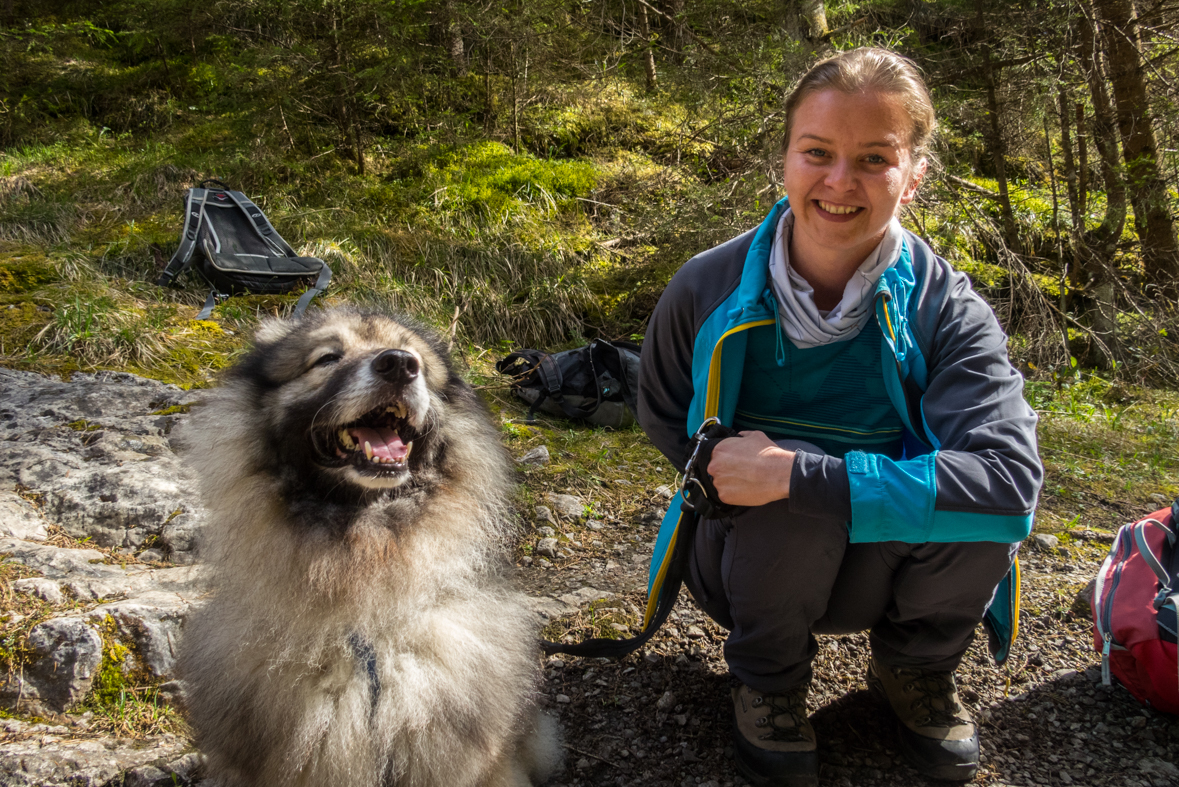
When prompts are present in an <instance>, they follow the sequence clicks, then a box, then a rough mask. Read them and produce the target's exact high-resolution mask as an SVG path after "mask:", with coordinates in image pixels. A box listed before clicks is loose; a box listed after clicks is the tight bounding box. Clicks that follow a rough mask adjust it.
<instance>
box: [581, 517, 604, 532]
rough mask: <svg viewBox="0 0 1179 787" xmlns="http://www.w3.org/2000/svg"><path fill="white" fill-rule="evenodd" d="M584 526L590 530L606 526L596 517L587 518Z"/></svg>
mask: <svg viewBox="0 0 1179 787" xmlns="http://www.w3.org/2000/svg"><path fill="white" fill-rule="evenodd" d="M585 526H586V527H588V528H589V529H590V530H601V529H602V528H604V527H606V525H605V523H603V522H602V521H601V520H598V519H591V520H589V521H588V522H586V523H585Z"/></svg>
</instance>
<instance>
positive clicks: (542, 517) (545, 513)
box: [533, 506, 557, 525]
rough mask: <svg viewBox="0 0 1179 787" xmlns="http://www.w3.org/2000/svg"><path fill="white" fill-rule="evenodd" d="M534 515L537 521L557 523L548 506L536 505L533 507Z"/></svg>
mask: <svg viewBox="0 0 1179 787" xmlns="http://www.w3.org/2000/svg"><path fill="white" fill-rule="evenodd" d="M533 512H534V513H535V515H536V521H537V522H548V523H549V524H550V525H556V524H557V518H556V517H555V516H553V511H552V509H550V508H549V507H548V506H537V507H536V508H535V509H533Z"/></svg>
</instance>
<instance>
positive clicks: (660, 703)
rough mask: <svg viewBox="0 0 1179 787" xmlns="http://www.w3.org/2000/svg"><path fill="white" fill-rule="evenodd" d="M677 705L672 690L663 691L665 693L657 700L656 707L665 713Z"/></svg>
mask: <svg viewBox="0 0 1179 787" xmlns="http://www.w3.org/2000/svg"><path fill="white" fill-rule="evenodd" d="M675 705H676V701H675V694H674V693H672V692H671V691H665V692H663V695H662V696H661V697H660V698H659V699H658V700H656V701H655V709H656V710H661V711H663V712H664V713H666V712H667V711H669V710H671V709H672V708H674V707H675Z"/></svg>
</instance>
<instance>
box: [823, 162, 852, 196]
mask: <svg viewBox="0 0 1179 787" xmlns="http://www.w3.org/2000/svg"><path fill="white" fill-rule="evenodd" d="M825 182H826V184H827V185H828V186H829V187H831V188H833V189H837V190H840V191H850V190H851V189H852V188H853V187H855V183H856V178H855V170H854V169H853V167H852V164H851V162H849V161H848V160H846V159H836V160H835V161H833V162H832V163H831V166H830V167H828V168H827V177H826V178H825Z"/></svg>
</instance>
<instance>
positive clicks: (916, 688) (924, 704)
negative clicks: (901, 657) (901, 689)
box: [894, 668, 964, 728]
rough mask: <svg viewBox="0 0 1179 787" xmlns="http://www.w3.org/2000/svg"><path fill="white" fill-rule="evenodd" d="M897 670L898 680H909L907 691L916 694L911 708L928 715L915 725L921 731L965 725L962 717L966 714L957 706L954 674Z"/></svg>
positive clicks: (960, 706)
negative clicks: (928, 728) (961, 714)
mask: <svg viewBox="0 0 1179 787" xmlns="http://www.w3.org/2000/svg"><path fill="white" fill-rule="evenodd" d="M894 669H896V675H897V677H904V678H906V683H905V691H906V692H916V693H917V697H916V698H915V699H914V700H913V702H912V704H911V705H910V706H909V707H910V708H912V709H913V710H917V709H921V710H923V711H925V713H926V715H925V716H924V717H922V718H919V719H917V720H916V721H915V723H916V724H917V726H918V727H943V728H949V727H957V726H958V725H960V724H963V723H964V722H963V720H962V719H961V718H960V717H959V714H960V713H961V712H962V711H963V710H964V708H963V707H962V705H961V704H960V703H959V702H958V692H957V688H956V687H955V685H954V673H953V672H938V671H934V670H922V669H899V668H894Z"/></svg>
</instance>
